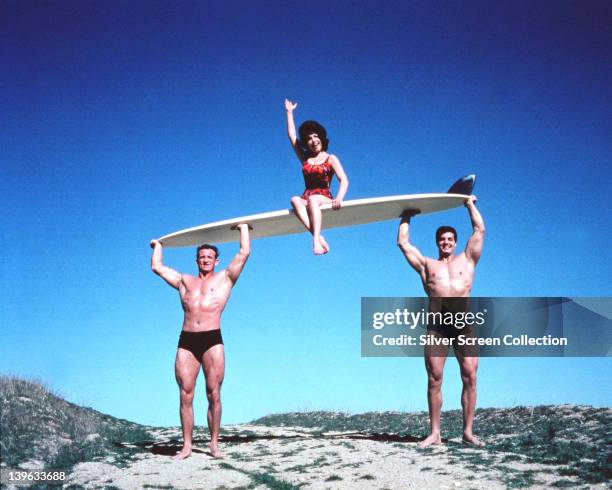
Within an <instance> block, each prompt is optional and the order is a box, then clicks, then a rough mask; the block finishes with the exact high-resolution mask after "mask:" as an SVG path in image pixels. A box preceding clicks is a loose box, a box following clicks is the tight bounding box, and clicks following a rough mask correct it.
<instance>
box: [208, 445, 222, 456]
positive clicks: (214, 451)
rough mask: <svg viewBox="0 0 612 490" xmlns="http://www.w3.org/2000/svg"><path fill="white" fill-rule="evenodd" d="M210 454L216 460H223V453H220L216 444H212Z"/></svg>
mask: <svg viewBox="0 0 612 490" xmlns="http://www.w3.org/2000/svg"><path fill="white" fill-rule="evenodd" d="M210 454H211V455H212V457H213V458H215V459H223V455H222V454H221V451H219V447H218V446H217V445H216V444H213V443H212V442H211V443H210Z"/></svg>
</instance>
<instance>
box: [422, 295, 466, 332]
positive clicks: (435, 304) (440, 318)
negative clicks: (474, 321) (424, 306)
mask: <svg viewBox="0 0 612 490" xmlns="http://www.w3.org/2000/svg"><path fill="white" fill-rule="evenodd" d="M468 311H469V298H430V300H429V314H430V315H431V321H430V322H429V323H428V325H427V329H428V331H433V332H435V333H438V334H440V335H442V336H444V337H447V338H456V337H458V336H459V335H462V334H463V335H470V336H471V334H472V332H471V329H470V328H469V325H466V324H465V323H463V322H461V321H459V319H461V318H464V315H465V313H466V312H468ZM434 312H435V314H434Z"/></svg>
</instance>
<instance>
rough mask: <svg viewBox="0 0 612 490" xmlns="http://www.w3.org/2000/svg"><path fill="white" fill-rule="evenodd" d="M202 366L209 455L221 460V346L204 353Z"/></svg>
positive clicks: (223, 354) (222, 362)
mask: <svg viewBox="0 0 612 490" xmlns="http://www.w3.org/2000/svg"><path fill="white" fill-rule="evenodd" d="M202 366H203V370H204V376H205V377H206V398H208V414H207V420H208V430H209V431H210V453H211V454H212V456H213V458H222V455H221V452H220V451H219V431H220V429H221V385H222V384H223V377H224V375H225V352H224V350H223V344H217V345H214V346H212V347H211V348H210V349H208V350H207V351H206V352H205V353H204V355H203V356H202Z"/></svg>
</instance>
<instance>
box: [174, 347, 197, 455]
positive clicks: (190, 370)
mask: <svg viewBox="0 0 612 490" xmlns="http://www.w3.org/2000/svg"><path fill="white" fill-rule="evenodd" d="M199 372H200V363H199V362H198V360H197V359H196V358H195V357H193V354H192V353H191V352H189V351H188V350H186V349H182V348H180V347H179V349H178V350H177V351H176V360H175V363H174V373H175V376H176V382H177V383H178V385H179V390H180V414H181V427H182V428H183V448H182V449H181V450H180V451H179V452H178V453H177V454H176V455H174V456H173V459H185V458H188V457H189V456H191V446H192V438H193V394H194V390H195V384H196V378H197V377H198V373H199Z"/></svg>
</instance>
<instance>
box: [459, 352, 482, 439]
mask: <svg viewBox="0 0 612 490" xmlns="http://www.w3.org/2000/svg"><path fill="white" fill-rule="evenodd" d="M455 355H456V356H457V360H458V361H459V368H460V370H461V381H462V382H463V390H462V392H461V407H462V408H463V442H465V443H467V444H473V445H475V446H484V443H483V442H482V441H481V440H480V439H478V438H477V437H476V436H475V435H474V432H473V430H474V427H473V426H474V412H475V411H476V371H477V370H478V357H467V356H464V355H462V354H461V353H458V352H456V353H455Z"/></svg>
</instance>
